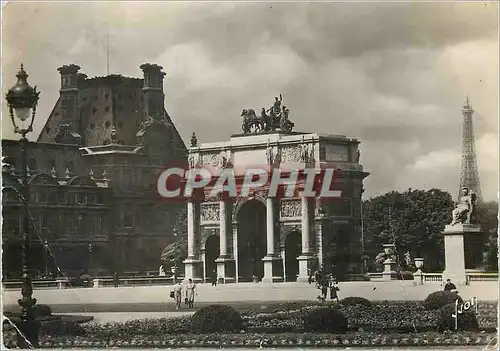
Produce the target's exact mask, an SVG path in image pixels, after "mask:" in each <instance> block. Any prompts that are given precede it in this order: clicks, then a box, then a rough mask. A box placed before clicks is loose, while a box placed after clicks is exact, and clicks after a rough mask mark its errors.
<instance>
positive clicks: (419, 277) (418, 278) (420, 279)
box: [413, 268, 424, 285]
mask: <svg viewBox="0 0 500 351" xmlns="http://www.w3.org/2000/svg"><path fill="white" fill-rule="evenodd" d="M423 284H424V273H423V272H422V270H421V269H420V268H419V269H418V270H417V271H416V272H415V273H413V285H423Z"/></svg>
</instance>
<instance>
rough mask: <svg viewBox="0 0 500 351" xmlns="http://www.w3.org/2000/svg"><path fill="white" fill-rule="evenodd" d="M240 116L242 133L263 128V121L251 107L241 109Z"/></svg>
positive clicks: (258, 130)
mask: <svg viewBox="0 0 500 351" xmlns="http://www.w3.org/2000/svg"><path fill="white" fill-rule="evenodd" d="M241 116H242V117H243V124H242V125H241V129H243V133H245V134H249V133H251V132H252V129H253V131H254V132H255V133H258V132H261V131H262V130H264V121H263V120H262V119H261V118H259V117H257V115H256V114H255V111H254V110H253V109H251V108H249V109H246V108H245V109H243V111H241Z"/></svg>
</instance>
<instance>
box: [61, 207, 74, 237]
mask: <svg viewBox="0 0 500 351" xmlns="http://www.w3.org/2000/svg"><path fill="white" fill-rule="evenodd" d="M75 219H76V218H75V215H74V214H73V213H71V212H69V213H65V214H64V219H63V221H64V228H65V230H66V235H69V236H71V235H73V233H74V232H75V224H76V221H75Z"/></svg>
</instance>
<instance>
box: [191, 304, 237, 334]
mask: <svg viewBox="0 0 500 351" xmlns="http://www.w3.org/2000/svg"><path fill="white" fill-rule="evenodd" d="M242 329H243V321H242V319H241V316H240V314H239V313H238V311H236V310H235V309H234V308H232V307H230V306H226V305H210V306H206V307H203V308H201V309H199V310H198V311H196V313H195V314H194V315H193V317H192V318H191V330H192V331H193V332H195V333H222V332H232V331H240V330H242Z"/></svg>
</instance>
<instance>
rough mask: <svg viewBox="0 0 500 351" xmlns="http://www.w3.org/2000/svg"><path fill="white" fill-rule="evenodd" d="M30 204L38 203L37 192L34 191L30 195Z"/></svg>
mask: <svg viewBox="0 0 500 351" xmlns="http://www.w3.org/2000/svg"><path fill="white" fill-rule="evenodd" d="M30 202H31V203H34V202H38V192H37V191H33V192H31V193H30Z"/></svg>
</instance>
